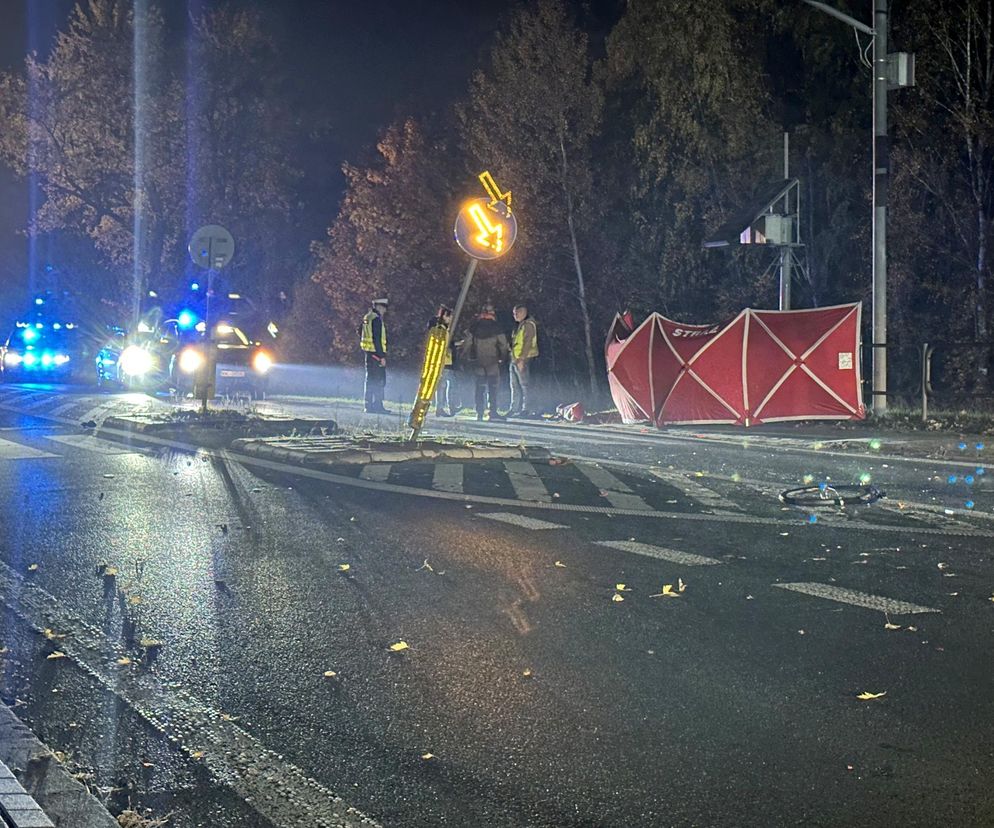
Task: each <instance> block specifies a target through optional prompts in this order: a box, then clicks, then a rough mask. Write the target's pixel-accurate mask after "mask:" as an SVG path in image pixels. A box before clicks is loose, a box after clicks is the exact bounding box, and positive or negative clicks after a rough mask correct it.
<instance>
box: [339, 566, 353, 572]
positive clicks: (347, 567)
mask: <svg viewBox="0 0 994 828" xmlns="http://www.w3.org/2000/svg"><path fill="white" fill-rule="evenodd" d="M351 568H352V566H351V565H350V564H339V565H338V571H339V572H348V571H349V570H350V569H351Z"/></svg>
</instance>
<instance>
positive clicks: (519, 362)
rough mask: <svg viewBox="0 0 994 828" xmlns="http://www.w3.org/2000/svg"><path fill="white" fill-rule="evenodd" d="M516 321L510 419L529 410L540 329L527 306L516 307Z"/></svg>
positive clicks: (526, 413)
mask: <svg viewBox="0 0 994 828" xmlns="http://www.w3.org/2000/svg"><path fill="white" fill-rule="evenodd" d="M514 321H515V322H517V323H518V326H517V327H516V328H515V329H514V336H513V337H512V338H511V370H510V374H511V409H510V411H508V412H507V416H508V417H524V416H527V415H528V414H529V413H530V410H529V408H528V381H529V378H530V373H531V371H530V367H529V366H530V364H531V361H532V360H533V359H535V357H537V356H538V328H537V327H536V325H535V320H534V319H532V318H531V317H530V316H529V315H528V308H527V307H526V306H525V305H515V307H514Z"/></svg>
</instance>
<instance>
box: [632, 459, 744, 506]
mask: <svg viewBox="0 0 994 828" xmlns="http://www.w3.org/2000/svg"><path fill="white" fill-rule="evenodd" d="M649 473H650V474H651V475H653V476H654V477H658V478H659V479H660V480H664V481H666V482H667V483H668V484H669V485H671V486H673V487H674V488H676V489H679V490H680V491H681V492H683V494H684V495H686V496H687V497H689V498H691V499H692V500H696V501H697V502H698V503H701V504H703V505H704V506H707V507H708V508H710V509H718V510H722V511H724V510H727V509H732V510H734V511H736V512H741V511H742V507H741V506H739V505H738V504H737V503H734V502H733V501H732V500H731V499H730V498H727V497H722V496H721V495H720V494H718V493H717V492H716V491H713V490H712V489H710V488H709V487H707V486H705V485H704V484H703V483H698V482H697V481H696V480H694V479H693V478H690V477H687V476H686V475H685V474H682V473H681V472H678V471H670V470H669V469H656V468H652V469H649Z"/></svg>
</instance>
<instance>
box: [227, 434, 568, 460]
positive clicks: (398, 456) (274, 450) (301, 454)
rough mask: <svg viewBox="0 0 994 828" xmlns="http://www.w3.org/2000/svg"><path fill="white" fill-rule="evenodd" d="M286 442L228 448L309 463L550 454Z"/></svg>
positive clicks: (522, 449)
mask: <svg viewBox="0 0 994 828" xmlns="http://www.w3.org/2000/svg"><path fill="white" fill-rule="evenodd" d="M288 442H289V441H287V440H280V441H279V443H275V442H270V441H267V440H265V439H258V438H245V439H238V440H234V441H232V443H231V449H232V451H237V452H241V453H243V454H250V455H254V456H256V457H264V458H266V459H269V460H276V461H279V462H284V463H290V464H294V465H300V466H311V467H313V466H317V467H324V466H342V465H366V464H368V463H402V462H405V461H410V460H495V459H507V460H547V459H548V458H549V457H550V456H551V455H550V453H549V451H548V450H546V449H544V448H542V447H538V446H511V445H506V446H500V445H497V446H495V445H480V446H464V445H458V446H441V447H431V446H422V447H420V448H418V447H415V448H405V449H398V450H387V449H383V448H379V447H373V446H370V447H366V448H358V447H347V446H343V447H342V448H339V449H329V448H325V447H319V446H314V444H313V443H311V444H310V445H304V444H302V445H300V446H299V447H293V446H291V445H287V443H288ZM311 446H313V447H311Z"/></svg>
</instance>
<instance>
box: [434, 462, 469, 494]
mask: <svg viewBox="0 0 994 828" xmlns="http://www.w3.org/2000/svg"><path fill="white" fill-rule="evenodd" d="M462 486H463V464H462V463H436V464H435V473H434V476H433V477H432V481H431V487H432V488H433V489H438V490H439V491H440V492H458V493H461V492H462V490H463V488H462Z"/></svg>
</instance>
